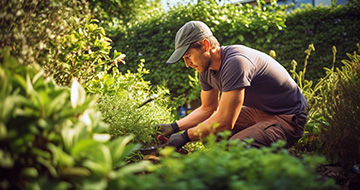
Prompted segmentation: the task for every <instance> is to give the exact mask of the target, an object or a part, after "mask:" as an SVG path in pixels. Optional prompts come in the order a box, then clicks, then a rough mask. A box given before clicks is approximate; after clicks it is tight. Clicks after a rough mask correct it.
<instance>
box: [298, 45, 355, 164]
mask: <svg viewBox="0 0 360 190" xmlns="http://www.w3.org/2000/svg"><path fill="white" fill-rule="evenodd" d="M358 48H359V45H358ZM314 50H315V49H314V47H313V44H311V45H309V48H308V49H307V50H306V51H305V53H306V54H307V56H306V59H305V64H304V69H303V71H299V72H298V73H297V72H296V62H295V61H293V69H292V70H291V73H292V75H293V78H294V79H295V80H296V81H297V83H298V85H299V86H300V88H301V89H302V92H303V94H304V96H305V98H306V99H307V100H308V103H309V105H310V107H309V110H308V118H309V120H308V123H307V125H306V129H305V135H304V137H303V138H301V139H300V140H299V142H298V143H297V144H296V145H295V147H296V149H298V150H297V151H304V152H307V151H309V152H319V153H323V154H325V155H326V156H327V157H328V158H329V160H330V161H332V162H339V163H340V164H342V165H343V166H344V168H345V169H349V168H350V166H351V165H353V164H355V163H358V162H359V161H360V160H359V156H360V155H358V152H359V151H358V150H359V148H360V147H359V146H358V145H359V140H358V139H359V136H360V134H359V129H358V126H359V116H360V115H359V109H360V102H359V98H358V94H359V89H360V88H359V86H360V83H359V81H360V79H359V73H360V72H359V62H360V56H359V55H358V54H357V53H356V52H355V53H354V55H353V56H352V55H351V54H347V55H348V56H349V58H350V60H342V63H343V64H344V65H343V66H342V67H341V69H340V68H337V67H335V61H336V54H337V49H336V48H335V47H333V48H332V50H333V62H332V67H331V68H325V71H326V72H325V73H326V74H325V77H324V78H321V79H320V81H319V82H317V83H316V84H315V85H313V81H312V80H310V81H309V80H307V79H305V71H306V67H307V60H308V58H309V57H310V54H311V52H312V51H314Z"/></svg>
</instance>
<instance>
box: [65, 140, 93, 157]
mask: <svg viewBox="0 0 360 190" xmlns="http://www.w3.org/2000/svg"><path fill="white" fill-rule="evenodd" d="M98 144H99V143H98V142H96V141H94V140H93V139H82V140H80V141H79V142H78V143H76V144H75V145H74V146H73V147H72V149H71V154H72V155H73V156H79V155H81V154H87V153H88V152H89V151H90V150H92V149H93V148H94V147H96V146H97V145H98Z"/></svg>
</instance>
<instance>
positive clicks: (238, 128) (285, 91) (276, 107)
mask: <svg viewBox="0 0 360 190" xmlns="http://www.w3.org/2000/svg"><path fill="white" fill-rule="evenodd" d="M181 58H183V59H184V61H185V64H186V66H187V67H192V68H194V69H196V70H197V71H198V72H199V73H200V75H199V79H200V82H201V89H202V90H201V103H202V104H201V106H200V107H199V108H197V109H195V110H194V111H193V112H191V113H190V114H189V115H188V116H186V117H185V118H182V119H180V120H178V121H177V122H174V123H172V124H160V127H161V130H162V135H165V136H169V135H171V136H170V138H169V141H168V144H169V145H171V146H175V147H177V148H179V147H181V146H183V145H185V144H186V143H187V142H189V141H196V140H199V139H200V138H202V137H206V136H207V135H209V134H210V133H212V132H215V133H217V132H220V131H224V130H231V131H232V136H231V138H230V139H239V140H244V139H247V138H253V139H254V142H253V144H252V145H253V146H254V147H260V146H269V145H270V144H271V143H273V142H276V141H277V140H279V139H282V140H284V141H286V143H287V145H286V146H287V147H291V146H292V145H293V144H294V143H295V142H296V141H297V140H298V139H299V138H300V137H302V136H303V133H304V127H305V124H306V122H307V116H306V112H305V107H306V105H307V102H306V99H305V98H304V96H303V95H302V93H301V91H300V89H299V87H298V86H297V84H296V83H295V82H294V80H293V79H292V78H291V77H290V75H289V74H288V72H287V71H286V70H285V68H284V67H282V66H281V65H280V64H279V63H278V62H277V61H275V60H274V59H273V58H271V57H270V56H268V55H266V54H264V53H262V52H260V51H257V50H254V49H251V48H248V47H245V46H242V45H231V46H220V45H219V43H218V41H217V39H216V38H215V37H214V36H213V34H212V32H211V31H210V29H209V27H208V26H206V25H205V24H204V23H203V22H200V21H190V22H187V23H186V24H185V25H184V26H182V27H181V28H180V29H179V30H178V32H177V34H176V37H175V51H174V52H173V54H172V55H171V57H170V58H169V59H168V61H167V63H168V64H173V63H176V62H178V61H179V60H180V59H181ZM220 95H221V97H220ZM182 130H185V132H183V133H177V132H179V131H182Z"/></svg>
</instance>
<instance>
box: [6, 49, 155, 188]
mask: <svg viewBox="0 0 360 190" xmlns="http://www.w3.org/2000/svg"><path fill="white" fill-rule="evenodd" d="M0 60H1V62H0V170H1V172H0V176H1V177H0V188H1V189H106V188H109V189H113V188H115V189H116V188H120V186H118V185H121V184H122V183H125V184H126V180H125V179H126V176H128V175H131V174H132V173H135V172H139V171H143V170H144V169H145V167H146V165H148V164H149V163H148V162H138V163H134V164H128V163H127V162H125V157H126V156H128V155H129V154H131V153H132V152H133V151H134V150H136V149H138V148H139V146H138V145H134V144H128V143H129V142H130V140H131V136H126V137H120V138H117V139H114V140H113V141H109V139H110V135H109V134H107V133H106V131H107V127H108V126H107V125H106V124H104V123H103V122H102V121H101V114H100V112H99V111H97V109H96V105H95V103H96V98H95V97H93V96H91V97H89V96H88V97H86V95H85V91H84V89H83V88H82V87H81V86H80V85H79V83H77V82H76V81H74V82H73V84H72V87H71V91H70V89H69V88H67V87H60V86H58V85H57V84H56V83H55V82H54V81H53V80H52V79H51V78H47V79H46V78H44V76H43V74H44V71H43V70H41V69H39V66H38V65H37V64H32V65H29V66H25V65H21V64H19V63H18V62H17V60H16V59H15V58H14V57H12V56H11V55H10V48H7V49H5V50H1V54H0Z"/></svg>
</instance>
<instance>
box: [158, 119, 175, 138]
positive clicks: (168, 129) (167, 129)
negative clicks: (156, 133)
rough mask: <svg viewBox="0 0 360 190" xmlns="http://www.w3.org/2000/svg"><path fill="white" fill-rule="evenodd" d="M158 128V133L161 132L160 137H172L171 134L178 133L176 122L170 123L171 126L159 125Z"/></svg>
mask: <svg viewBox="0 0 360 190" xmlns="http://www.w3.org/2000/svg"><path fill="white" fill-rule="evenodd" d="M158 126H160V128H161V129H160V131H161V135H162V136H165V137H168V136H170V135H172V134H173V133H177V132H179V131H180V130H179V127H178V125H177V123H176V122H174V123H172V124H159V125H158Z"/></svg>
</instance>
